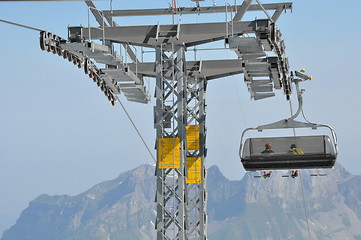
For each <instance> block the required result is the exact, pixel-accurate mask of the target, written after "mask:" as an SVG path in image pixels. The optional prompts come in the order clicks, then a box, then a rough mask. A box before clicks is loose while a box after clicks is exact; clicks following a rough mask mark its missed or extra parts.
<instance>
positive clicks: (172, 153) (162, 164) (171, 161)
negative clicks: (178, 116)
mask: <svg viewBox="0 0 361 240" xmlns="http://www.w3.org/2000/svg"><path fill="white" fill-rule="evenodd" d="M158 167H159V168H180V138H159V139H158Z"/></svg>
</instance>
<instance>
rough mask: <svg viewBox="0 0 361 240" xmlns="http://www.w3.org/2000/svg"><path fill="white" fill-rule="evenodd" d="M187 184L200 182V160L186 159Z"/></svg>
mask: <svg viewBox="0 0 361 240" xmlns="http://www.w3.org/2000/svg"><path fill="white" fill-rule="evenodd" d="M187 170H188V171H187V180H186V182H187V183H201V182H202V158H200V157H199V158H195V157H189V158H187Z"/></svg>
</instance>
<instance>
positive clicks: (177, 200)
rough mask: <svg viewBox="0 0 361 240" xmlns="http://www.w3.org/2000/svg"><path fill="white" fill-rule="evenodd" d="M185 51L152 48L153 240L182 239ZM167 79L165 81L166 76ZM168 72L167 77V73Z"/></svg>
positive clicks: (183, 230)
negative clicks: (153, 122) (154, 57)
mask: <svg viewBox="0 0 361 240" xmlns="http://www.w3.org/2000/svg"><path fill="white" fill-rule="evenodd" d="M184 52H185V49H184V47H183V46H173V47H172V52H171V53H170V55H167V53H166V52H165V51H163V49H162V46H159V47H157V48H156V106H155V109H154V118H155V124H154V127H155V129H156V135H157V144H156V147H157V166H156V173H155V175H156V177H157V192H156V203H157V218H156V225H155V228H156V231H157V240H163V239H177V240H178V239H179V240H186V239H188V237H187V231H186V226H187V224H186V216H187V214H186V206H185V205H186V200H185V199H186V186H185V163H186V134H185V132H186V129H185V127H186V122H187V121H186V115H185V111H186V106H187V101H186V94H185V93H186V73H185V71H186V70H185V54H184ZM169 72H170V73H171V74H170V76H171V79H169V78H168V79H166V78H165V76H166V75H167V76H169ZM167 73H168V74H167Z"/></svg>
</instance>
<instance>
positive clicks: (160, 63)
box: [40, 0, 292, 240]
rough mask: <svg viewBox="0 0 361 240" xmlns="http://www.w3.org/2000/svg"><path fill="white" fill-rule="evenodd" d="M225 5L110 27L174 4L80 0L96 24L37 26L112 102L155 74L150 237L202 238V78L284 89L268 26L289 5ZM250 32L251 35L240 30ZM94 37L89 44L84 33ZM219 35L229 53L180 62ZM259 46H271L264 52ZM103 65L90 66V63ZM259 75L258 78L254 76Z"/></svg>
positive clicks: (44, 42)
mask: <svg viewBox="0 0 361 240" xmlns="http://www.w3.org/2000/svg"><path fill="white" fill-rule="evenodd" d="M251 3H252V0H245V1H244V2H243V4H242V5H237V6H230V8H229V11H233V12H236V15H235V17H234V18H233V20H231V21H228V20H227V21H226V22H217V23H198V24H180V22H178V23H177V24H171V25H160V24H159V23H158V24H156V25H146V26H118V25H117V24H116V23H115V22H114V21H113V17H115V16H135V15H137V16H138V15H141V16H145V15H159V14H160V15H167V14H174V12H173V13H171V12H172V11H174V9H153V10H149V9H146V10H126V11H112V12H109V11H99V10H97V9H96V8H95V5H94V4H93V3H92V2H91V1H86V4H87V5H88V7H89V11H90V12H92V14H93V15H94V17H95V18H96V20H97V22H98V23H99V25H100V26H101V27H91V26H88V28H86V27H79V26H73V27H69V28H68V30H69V31H68V32H69V36H68V40H64V39H61V38H59V37H57V36H55V35H53V34H51V33H47V32H42V33H41V36H40V45H41V48H42V49H43V50H46V51H48V52H53V53H54V54H58V55H59V56H63V57H64V58H65V59H68V60H69V61H72V62H73V63H74V64H75V65H77V66H78V67H79V68H80V67H83V68H84V71H85V73H86V74H88V75H89V77H91V78H92V79H93V80H94V81H95V82H96V83H97V84H98V86H99V87H100V88H101V90H102V91H103V92H104V93H105V95H106V96H107V97H108V99H109V100H110V101H111V103H112V104H113V105H114V104H115V100H116V97H115V95H116V94H120V93H121V92H123V93H124V95H125V96H126V98H127V99H128V100H130V101H134V102H140V103H147V102H148V101H149V94H148V91H146V89H145V86H144V82H143V77H144V76H148V77H153V78H155V79H156V89H155V100H156V105H155V107H154V128H155V129H156V137H157V139H156V149H157V166H156V171H155V175H156V179H157V180H156V181H157V191H156V204H157V216H156V224H155V228H156V231H157V239H158V240H170V239H175V240H188V239H198V240H206V239H207V236H206V232H207V217H206V188H205V186H206V170H205V159H206V147H205V142H206V127H205V119H206V111H205V93H206V86H207V82H208V80H211V79H218V78H221V77H225V76H230V75H235V74H240V73H244V80H245V82H246V83H247V85H248V88H249V91H250V92H251V97H252V98H254V99H262V98H265V97H270V96H273V95H274V94H273V92H272V91H273V89H274V88H275V89H281V88H283V89H284V92H285V94H286V96H289V95H290V94H291V89H290V84H289V72H288V68H289V66H288V62H287V58H286V57H285V52H284V49H285V47H284V43H283V41H282V40H281V34H280V31H279V30H278V29H277V28H276V25H275V21H277V19H278V17H279V16H280V14H281V12H282V11H283V10H286V9H290V8H291V7H292V4H290V3H282V4H266V5H263V6H262V5H261V4H259V5H251ZM178 10H179V11H183V12H182V13H183V14H202V13H214V12H219V11H224V10H226V11H228V8H227V7H209V8H202V7H199V6H198V7H197V8H194V9H193V8H192V9H190V8H189V9H188V8H184V9H178ZM260 10H263V11H266V10H275V12H274V14H273V15H272V17H270V16H269V15H268V14H266V15H267V16H268V19H264V20H255V21H241V20H242V17H243V15H244V14H245V13H246V12H247V11H260ZM245 34H252V37H245ZM94 39H95V40H101V41H102V43H103V44H95V43H94V42H93V41H92V40H94ZM220 40H224V41H225V43H226V44H227V45H228V47H229V48H230V49H232V50H234V51H235V52H236V54H237V56H238V58H237V59H230V60H220V59H216V60H207V61H202V60H199V61H198V60H196V61H186V57H185V52H186V51H187V48H189V47H190V46H197V45H200V44H204V43H209V42H214V41H220ZM114 43H120V44H122V45H123V46H124V48H125V49H126V53H127V54H128V55H129V57H130V58H131V59H132V61H133V62H132V63H127V62H124V60H123V58H122V57H121V56H118V55H117V54H116V53H115V52H114V48H113V44H114ZM131 45H134V46H144V47H149V48H153V49H155V63H154V62H140V61H139V59H137V56H136V54H135V53H134V52H133V51H132V50H131V48H130V47H129V46H131ZM266 52H274V54H275V56H272V57H268V56H267V53H266ZM90 59H92V60H94V61H95V62H97V63H102V64H105V68H101V69H99V68H97V67H96V65H95V63H94V62H93V61H91V60H90ZM260 78H261V79H260Z"/></svg>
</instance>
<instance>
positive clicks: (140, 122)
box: [0, 0, 361, 234]
mask: <svg viewBox="0 0 361 240" xmlns="http://www.w3.org/2000/svg"><path fill="white" fill-rule="evenodd" d="M169 2H171V1H169V0H158V1H144V0H140V1H125V0H113V8H114V9H127V8H158V7H163V8H164V7H167V6H168V5H169ZM215 2H216V3H217V4H218V5H224V1H223V0H222V1H220V0H215ZM262 2H266V1H262ZM267 2H271V1H267ZM96 4H97V5H98V6H99V7H100V8H101V9H105V8H109V1H97V2H96ZM192 4H193V3H192V2H191V1H190V0H181V1H178V6H185V7H186V6H191V5H192ZM210 4H212V1H211V0H206V2H205V3H204V5H210ZM360 9H361V2H360V1H358V0H351V1H345V2H344V3H343V2H342V1H333V0H331V1H313V0H304V1H295V2H294V9H293V12H292V13H291V12H290V11H288V12H287V13H286V14H283V15H282V16H281V17H280V19H279V21H278V23H277V24H278V26H279V27H280V29H281V31H282V33H283V39H285V43H286V47H287V49H286V53H287V55H288V57H289V61H290V65H291V68H292V69H301V68H302V67H305V68H306V70H307V73H309V74H311V75H312V76H313V80H312V81H308V82H306V83H304V84H302V86H301V87H302V88H305V89H306V93H305V94H304V102H305V103H304V111H305V114H306V116H307V118H308V119H309V120H310V121H312V122H318V123H324V124H330V125H332V126H333V127H334V128H335V130H336V131H337V134H338V137H339V147H340V154H339V159H338V162H339V163H341V164H342V165H343V166H344V167H346V169H348V170H349V171H350V172H351V173H354V174H361V164H360V162H359V161H360V160H361V158H360V157H359V152H360V145H359V138H360V135H361V130H360V120H361V110H360V103H361V95H360V93H361V90H360V89H361V77H360V74H359V71H360V69H361V64H360V61H359V57H360V55H361V44H360V43H361V40H360V39H361V30H360V29H361V28H360V26H359V22H360V21H361V17H360V14H359V11H360ZM261 16H263V15H262V14H259V18H260V17H261ZM247 17H248V18H254V15H248V16H247ZM224 18H225V16H224V14H218V15H213V16H212V19H210V17H209V16H207V17H202V16H193V19H194V20H195V21H199V22H200V21H202V20H206V19H208V20H217V21H221V20H224ZM0 19H5V20H9V21H14V22H18V23H22V24H25V25H29V26H33V27H37V28H41V29H46V30H48V31H51V32H53V33H55V34H57V35H59V36H62V37H63V38H66V37H67V26H68V25H79V24H83V25H86V24H87V8H86V6H85V4H84V3H83V2H51V3H42V2H30V3H24V2H18V3H6V2H0ZM170 20H171V18H169V17H168V18H162V19H161V23H164V24H166V23H169V22H170ZM117 21H118V23H119V24H121V25H122V24H124V25H131V24H140V23H144V24H156V23H157V19H155V18H149V19H146V22H144V19H138V18H131V19H117ZM0 33H1V39H0V68H1V77H0V113H1V114H0V234H1V232H2V231H3V230H5V229H6V228H8V227H10V226H11V225H12V224H14V223H15V220H16V219H17V217H18V216H19V214H20V212H21V211H22V210H23V209H24V208H25V207H27V205H28V202H29V201H31V200H33V199H34V198H36V197H37V196H39V195H40V194H43V193H47V194H51V195H55V194H70V195H75V194H78V193H80V192H82V191H85V190H87V189H88V188H89V187H91V186H93V185H94V184H96V183H99V182H101V181H104V180H108V179H112V178H114V177H116V176H117V175H118V174H119V173H121V172H123V171H126V170H129V169H132V168H135V167H137V166H139V165H140V164H144V163H152V161H153V160H152V159H151V158H150V156H149V154H148V152H147V151H146V149H145V148H144V146H143V145H142V143H141V141H140V139H139V138H138V136H137V135H136V133H135V131H134V129H133V128H132V126H131V124H130V123H129V121H128V119H127V118H126V116H125V114H124V113H123V111H122V110H121V108H120V107H119V106H118V105H117V106H116V107H112V106H111V105H110V104H109V102H108V101H107V100H106V99H105V97H104V95H103V94H102V93H101V91H100V90H99V89H98V88H97V87H96V85H95V84H94V83H93V82H92V81H91V80H90V79H89V78H88V77H87V76H86V75H85V74H84V73H83V71H82V70H80V69H78V68H76V67H75V66H74V65H73V64H71V63H69V62H68V61H65V60H64V59H62V58H61V57H58V56H56V55H53V54H50V53H47V52H42V51H41V50H40V48H39V39H38V33H37V32H35V31H31V30H26V29H22V28H19V27H15V26H10V25H7V24H4V23H0ZM221 45H222V44H221ZM215 56H216V54H215V53H211V55H209V56H208V57H209V58H211V57H215ZM226 56H227V57H229V58H236V55H235V54H234V53H233V52H231V51H229V52H228V53H226ZM146 57H149V58H150V57H151V56H149V54H148V55H147V56H146ZM151 81H153V80H151ZM151 91H152V93H153V89H151ZM276 94H277V96H276V97H274V98H273V99H266V100H261V101H251V100H250V97H249V93H248V92H247V89H246V86H245V84H244V83H243V76H241V75H240V76H234V77H230V78H224V79H219V80H215V81H210V82H209V84H208V91H207V104H208V108H207V114H208V115H207V127H208V139H207V147H208V158H207V166H208V167H209V166H211V165H213V164H217V165H218V166H219V167H220V168H221V170H222V172H224V174H225V175H226V176H227V177H228V178H231V179H240V178H241V177H242V176H243V174H244V170H243V168H242V166H241V164H240V161H239V157H238V148H239V138H240V134H241V132H242V131H243V129H245V128H247V127H255V126H258V125H262V124H266V123H270V122H273V121H277V120H280V119H283V118H286V117H288V116H289V105H288V102H286V101H285V100H284V99H285V97H284V96H283V94H282V92H281V91H276ZM121 99H122V100H123V103H124V104H125V106H126V107H127V109H128V110H129V113H130V114H131V115H132V116H133V118H134V121H135V123H136V124H137V126H138V127H139V129H140V131H141V132H142V133H143V135H144V137H145V139H146V141H147V143H148V144H149V146H150V147H151V148H152V149H153V146H154V140H155V131H154V129H153V115H152V106H153V105H154V101H153V102H152V103H151V104H149V105H140V104H136V103H130V102H126V101H125V98H124V97H123V96H121ZM294 99H295V98H294ZM293 103H294V104H295V101H293ZM294 108H296V105H294Z"/></svg>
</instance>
